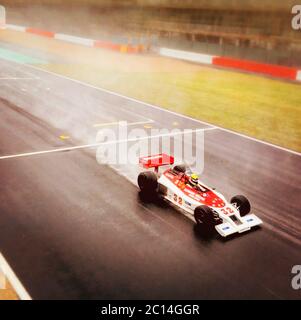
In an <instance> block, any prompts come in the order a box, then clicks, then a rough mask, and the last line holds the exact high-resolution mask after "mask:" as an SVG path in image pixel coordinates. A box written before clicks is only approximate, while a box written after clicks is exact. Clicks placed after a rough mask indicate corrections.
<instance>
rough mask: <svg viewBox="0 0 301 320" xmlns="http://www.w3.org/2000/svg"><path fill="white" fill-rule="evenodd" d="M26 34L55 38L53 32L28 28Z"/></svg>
mask: <svg viewBox="0 0 301 320" xmlns="http://www.w3.org/2000/svg"><path fill="white" fill-rule="evenodd" d="M25 32H28V33H33V34H36V35H38V36H43V37H48V38H54V33H53V32H51V31H45V30H39V29H34V28H26V29H25Z"/></svg>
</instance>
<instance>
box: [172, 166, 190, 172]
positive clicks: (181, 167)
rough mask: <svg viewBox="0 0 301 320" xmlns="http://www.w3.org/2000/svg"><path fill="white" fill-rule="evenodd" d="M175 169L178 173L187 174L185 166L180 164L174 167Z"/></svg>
mask: <svg viewBox="0 0 301 320" xmlns="http://www.w3.org/2000/svg"><path fill="white" fill-rule="evenodd" d="M173 169H174V171H177V172H179V173H185V172H186V170H187V168H186V166H185V164H178V165H176V166H174V167H173Z"/></svg>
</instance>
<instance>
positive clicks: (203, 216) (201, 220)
mask: <svg viewBox="0 0 301 320" xmlns="http://www.w3.org/2000/svg"><path fill="white" fill-rule="evenodd" d="M194 219H195V221H196V223H197V224H198V225H203V226H206V227H208V228H212V227H214V226H215V219H214V213H213V211H212V210H211V209H210V208H209V207H207V206H198V207H196V208H195V210H194Z"/></svg>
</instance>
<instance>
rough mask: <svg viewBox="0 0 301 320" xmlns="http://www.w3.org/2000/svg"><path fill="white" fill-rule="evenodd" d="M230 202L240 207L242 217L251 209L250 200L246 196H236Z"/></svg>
mask: <svg viewBox="0 0 301 320" xmlns="http://www.w3.org/2000/svg"><path fill="white" fill-rule="evenodd" d="M230 202H231V204H232V205H233V206H234V207H235V208H236V209H238V211H239V213H240V215H241V216H242V217H243V216H245V215H247V214H248V213H249V212H250V211H251V205H250V202H249V200H248V199H247V198H246V197H245V196H242V195H238V196H234V197H233V198H232V199H231V201H230Z"/></svg>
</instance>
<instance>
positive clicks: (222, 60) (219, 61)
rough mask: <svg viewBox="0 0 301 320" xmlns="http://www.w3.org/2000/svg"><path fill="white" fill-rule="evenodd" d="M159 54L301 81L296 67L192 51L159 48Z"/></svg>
mask: <svg viewBox="0 0 301 320" xmlns="http://www.w3.org/2000/svg"><path fill="white" fill-rule="evenodd" d="M156 51H157V52H158V54H160V55H161V56H165V57H170V58H175V59H181V60H186V61H191V62H197V63H202V64H209V65H215V66H219V67H224V68H232V69H237V70H240V71H248V72H254V73H257V74H265V75H269V76H272V77H275V78H282V79H287V80H297V81H301V70H297V69H296V68H291V67H285V66H277V65H272V64H265V63H259V62H255V61H248V60H239V59H233V58H227V57H218V56H211V55H206V54H200V53H195V52H190V51H183V50H176V49H169V48H158V49H157V50H156Z"/></svg>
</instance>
